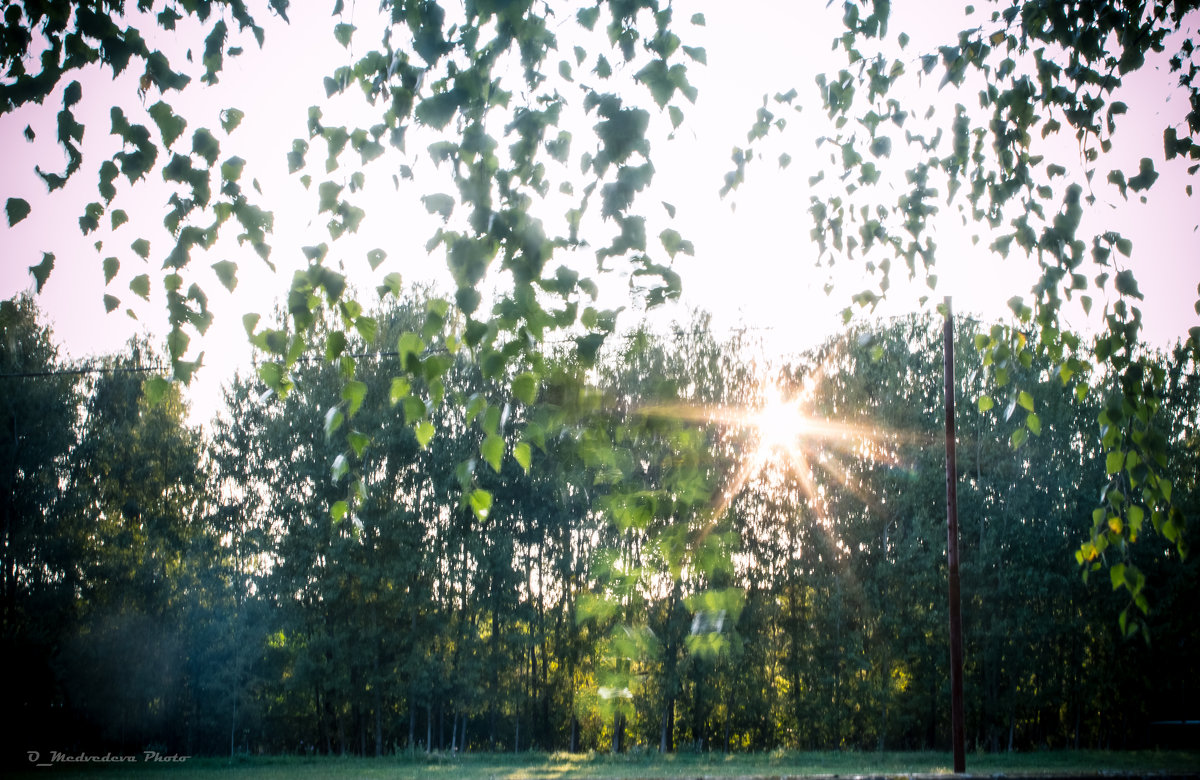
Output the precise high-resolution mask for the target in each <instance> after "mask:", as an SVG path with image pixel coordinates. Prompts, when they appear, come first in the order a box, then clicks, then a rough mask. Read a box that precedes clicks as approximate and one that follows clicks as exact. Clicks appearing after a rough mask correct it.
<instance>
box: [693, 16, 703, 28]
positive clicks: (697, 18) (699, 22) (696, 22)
mask: <svg viewBox="0 0 1200 780" xmlns="http://www.w3.org/2000/svg"><path fill="white" fill-rule="evenodd" d="M692 24H694V25H696V26H697V27H703V26H704V14H692Z"/></svg>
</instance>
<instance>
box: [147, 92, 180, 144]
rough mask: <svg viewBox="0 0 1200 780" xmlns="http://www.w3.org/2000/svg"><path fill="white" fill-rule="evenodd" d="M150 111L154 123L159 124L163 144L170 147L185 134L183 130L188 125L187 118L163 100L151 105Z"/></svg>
mask: <svg viewBox="0 0 1200 780" xmlns="http://www.w3.org/2000/svg"><path fill="white" fill-rule="evenodd" d="M148 113H149V114H150V118H151V119H153V120H154V123H155V124H156V125H158V132H159V133H160V134H162V140H163V146H167V147H169V146H170V145H171V144H173V143H175V140H176V139H177V138H179V136H181V135H183V131H184V129H185V128H186V127H187V120H185V119H184V118H183V117H181V116H179V115H177V114H176V113H175V111H174V110H173V109H172V108H171V107H170V106H169V105H167V104H166V103H165V102H163V101H161V100H160V101H158V102H157V103H155V104H154V105H152V106H150V109H149V112H148Z"/></svg>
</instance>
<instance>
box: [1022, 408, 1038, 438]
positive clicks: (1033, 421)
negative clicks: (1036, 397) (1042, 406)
mask: <svg viewBox="0 0 1200 780" xmlns="http://www.w3.org/2000/svg"><path fill="white" fill-rule="evenodd" d="M1025 427H1026V428H1028V429H1029V432H1030V433H1032V434H1033V435H1034V436H1041V435H1042V419H1041V418H1040V417H1038V416H1037V415H1036V414H1034V413H1033V412H1030V413H1029V414H1028V415H1026V417H1025Z"/></svg>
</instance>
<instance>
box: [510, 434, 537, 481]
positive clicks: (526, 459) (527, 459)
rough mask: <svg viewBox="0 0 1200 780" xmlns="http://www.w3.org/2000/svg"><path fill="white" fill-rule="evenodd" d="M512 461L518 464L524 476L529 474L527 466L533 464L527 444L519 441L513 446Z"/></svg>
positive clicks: (531, 454) (531, 453)
mask: <svg viewBox="0 0 1200 780" xmlns="http://www.w3.org/2000/svg"><path fill="white" fill-rule="evenodd" d="M513 459H514V460H516V462H517V463H518V464H520V466H521V469H522V470H524V472H525V473H526V474H528V473H529V465H530V463H532V462H533V451H532V450H531V449H530V448H529V444H528V443H527V442H523V441H519V442H517V443H516V444H514V445H513Z"/></svg>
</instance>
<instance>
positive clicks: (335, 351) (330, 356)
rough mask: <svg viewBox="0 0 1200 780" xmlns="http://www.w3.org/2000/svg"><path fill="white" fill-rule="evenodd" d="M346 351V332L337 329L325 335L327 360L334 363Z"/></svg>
mask: <svg viewBox="0 0 1200 780" xmlns="http://www.w3.org/2000/svg"><path fill="white" fill-rule="evenodd" d="M345 351H346V334H345V333H343V332H342V331H340V330H335V331H333V332H332V333H330V334H329V335H328V336H326V337H325V362H326V363H332V362H333V361H335V360H337V359H338V357H339V356H340V355H341V354H342V353H343V352H345Z"/></svg>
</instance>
